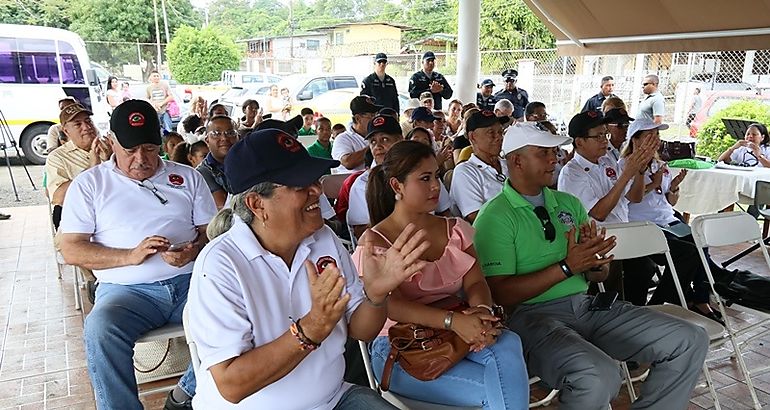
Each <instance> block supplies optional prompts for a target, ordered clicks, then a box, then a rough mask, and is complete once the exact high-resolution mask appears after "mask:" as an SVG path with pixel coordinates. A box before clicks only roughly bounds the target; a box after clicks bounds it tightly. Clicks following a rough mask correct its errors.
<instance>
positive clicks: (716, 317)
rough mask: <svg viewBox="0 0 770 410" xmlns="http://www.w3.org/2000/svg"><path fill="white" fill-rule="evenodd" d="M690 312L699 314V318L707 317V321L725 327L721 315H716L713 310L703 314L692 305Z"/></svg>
mask: <svg viewBox="0 0 770 410" xmlns="http://www.w3.org/2000/svg"><path fill="white" fill-rule="evenodd" d="M690 310H692V311H693V312H695V313H697V314H699V315H701V316H705V317H707V318H709V319H711V320H713V321H715V322H717V323H719V324H720V325H722V326H725V321H724V320H722V317H721V315H717V312H715V311H713V310H709V311H708V312H704V311H702V310H700V309H698V308H697V307H695V306H694V305H693V306H692V307H690Z"/></svg>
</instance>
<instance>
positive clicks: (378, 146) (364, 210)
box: [347, 115, 451, 238]
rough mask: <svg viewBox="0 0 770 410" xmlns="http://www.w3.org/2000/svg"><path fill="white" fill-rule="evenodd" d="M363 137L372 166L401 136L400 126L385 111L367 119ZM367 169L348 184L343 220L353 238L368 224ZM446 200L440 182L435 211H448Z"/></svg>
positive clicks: (448, 205) (445, 194)
mask: <svg viewBox="0 0 770 410" xmlns="http://www.w3.org/2000/svg"><path fill="white" fill-rule="evenodd" d="M366 140H367V141H369V147H370V148H371V150H372V156H374V162H372V168H374V167H375V166H376V165H377V164H381V163H382V160H383V159H384V158H385V154H387V153H388V151H390V147H392V146H393V145H394V144H396V143H398V142H399V141H401V140H403V136H402V135H401V127H400V126H399V125H398V121H397V120H396V119H395V118H393V117H390V116H387V115H378V116H376V117H374V119H372V121H371V122H370V123H369V127H368V132H367V134H366ZM370 171H371V168H369V169H367V170H366V171H364V173H363V174H361V176H360V177H358V178H357V179H356V181H355V182H353V185H352V186H351V187H350V199H349V202H348V213H347V222H348V226H349V227H350V229H352V230H353V234H354V235H355V236H356V238H357V237H359V236H361V234H362V233H364V230H366V227H367V226H368V225H369V207H368V206H367V203H366V185H367V183H368V182H369V172H370ZM450 204H451V202H450V200H449V193H448V192H447V191H446V188H444V185H443V184H441V191H439V199H438V205H437V206H436V215H449V211H450V209H449V208H450Z"/></svg>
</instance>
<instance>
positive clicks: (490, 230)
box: [473, 180, 588, 304]
mask: <svg viewBox="0 0 770 410" xmlns="http://www.w3.org/2000/svg"><path fill="white" fill-rule="evenodd" d="M543 197H544V201H545V208H546V209H547V210H548V215H549V216H550V219H551V222H552V223H553V225H554V228H556V238H554V240H553V241H552V242H551V241H548V240H547V239H545V233H544V230H543V224H542V222H541V221H540V219H539V218H538V217H537V215H535V211H534V206H533V205H532V204H531V203H529V202H528V201H527V200H526V199H524V198H523V197H522V196H521V194H519V193H518V192H516V190H514V189H513V188H512V187H511V185H510V182H509V181H507V180H506V182H505V186H504V187H503V191H502V192H500V193H499V194H497V196H495V197H494V198H492V199H491V200H490V201H489V202H487V203H486V204H485V205H484V206H482V207H481V210H480V211H479V215H478V216H477V217H476V221H475V223H474V224H473V226H474V228H476V234H475V236H474V238H473V243H474V245H475V246H476V253H477V255H478V260H479V263H480V264H481V270H482V271H483V272H484V275H485V276H505V275H525V274H528V273H532V272H537V271H540V270H543V269H545V268H546V267H548V266H550V265H553V264H555V263H558V262H559V261H561V260H562V259H564V258H565V257H566V256H567V236H566V235H565V233H566V232H569V230H570V229H571V228H572V227H573V226H574V227H579V226H580V225H582V224H584V223H586V222H587V221H588V214H587V212H586V210H585V208H584V207H583V205H582V204H581V203H580V200H579V199H577V198H576V197H574V196H572V195H570V194H568V193H565V192H559V191H554V190H551V189H549V188H543ZM576 273H577V272H576ZM587 289H588V284H587V283H586V281H585V279H584V278H583V276H582V275H577V274H576V275H574V276H572V277H570V278H567V279H565V280H563V281H561V282H559V283H557V284H555V285H553V286H552V287H551V288H550V289H548V290H546V291H545V292H543V293H541V294H540V295H538V296H535V297H534V298H532V299H529V300H527V301H526V302H524V303H526V304H533V303H542V302H547V301H550V300H554V299H558V298H561V297H564V296H569V295H575V294H578V293H583V292H585V291H586V290H587Z"/></svg>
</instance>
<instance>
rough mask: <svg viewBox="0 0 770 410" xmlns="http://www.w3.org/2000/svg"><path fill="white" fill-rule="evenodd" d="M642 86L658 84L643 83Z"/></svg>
mask: <svg viewBox="0 0 770 410" xmlns="http://www.w3.org/2000/svg"><path fill="white" fill-rule="evenodd" d="M642 85H643V86H644V87H647V86H648V85H657V84H655V83H642Z"/></svg>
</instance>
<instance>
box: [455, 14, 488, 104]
mask: <svg viewBox="0 0 770 410" xmlns="http://www.w3.org/2000/svg"><path fill="white" fill-rule="evenodd" d="M459 3H460V9H459V16H458V17H459V18H458V27H457V80H456V82H455V85H454V95H453V96H452V97H453V98H459V99H460V100H461V101H462V102H463V103H469V102H476V91H477V89H476V84H477V83H478V81H479V69H480V67H481V56H480V54H479V29H480V27H481V0H463V1H461V2H459Z"/></svg>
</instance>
